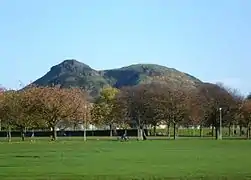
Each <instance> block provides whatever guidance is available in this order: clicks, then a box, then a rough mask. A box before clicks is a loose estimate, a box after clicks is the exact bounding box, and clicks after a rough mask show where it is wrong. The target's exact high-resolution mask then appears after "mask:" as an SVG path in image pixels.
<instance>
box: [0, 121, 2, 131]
mask: <svg viewBox="0 0 251 180" xmlns="http://www.w3.org/2000/svg"><path fill="white" fill-rule="evenodd" d="M0 131H2V121H1V119H0Z"/></svg>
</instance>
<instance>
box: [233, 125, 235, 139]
mask: <svg viewBox="0 0 251 180" xmlns="http://www.w3.org/2000/svg"><path fill="white" fill-rule="evenodd" d="M232 135H233V136H235V125H234V124H233V125H232Z"/></svg>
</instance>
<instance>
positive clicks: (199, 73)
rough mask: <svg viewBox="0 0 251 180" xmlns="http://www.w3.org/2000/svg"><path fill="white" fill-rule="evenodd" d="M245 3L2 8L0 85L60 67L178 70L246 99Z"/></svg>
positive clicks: (198, 0)
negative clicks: (67, 63) (71, 62)
mask: <svg viewBox="0 0 251 180" xmlns="http://www.w3.org/2000/svg"><path fill="white" fill-rule="evenodd" d="M250 17H251V1H250V0H220V1H219V0H91V1H90V0H71V1H70V0H53V1H52V0H36V1H35V0H0V25H1V28H0V84H1V85H2V86H4V87H7V88H14V89H16V88H20V82H22V84H28V83H29V82H31V81H34V80H36V79H37V78H39V77H41V76H43V75H44V74H45V73H46V72H48V71H49V70H50V68H51V67H52V66H54V65H56V64H59V63H60V62H62V61H63V60H65V59H77V60H79V61H81V62H83V63H85V64H88V65H89V66H91V67H92V68H94V69H98V70H100V69H112V68H118V67H121V66H126V65H131V64H136V63H152V64H160V65H164V66H168V67H171V68H176V69H178V70H180V71H183V72H186V73H189V74H191V75H193V76H195V77H197V78H199V79H201V80H202V81H206V82H212V83H215V82H222V83H224V84H225V85H227V86H230V87H232V88H237V89H239V90H240V91H241V92H242V93H245V94H247V93H248V92H251V83H250V76H249V69H250V67H251V61H250V60H251V50H250V48H251V18H250Z"/></svg>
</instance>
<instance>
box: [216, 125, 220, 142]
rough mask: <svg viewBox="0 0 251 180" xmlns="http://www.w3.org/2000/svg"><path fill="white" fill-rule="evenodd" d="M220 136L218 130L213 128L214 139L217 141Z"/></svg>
mask: <svg viewBox="0 0 251 180" xmlns="http://www.w3.org/2000/svg"><path fill="white" fill-rule="evenodd" d="M219 136H220V129H219V127H215V139H216V140H218V139H219Z"/></svg>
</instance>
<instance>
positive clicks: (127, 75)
mask: <svg viewBox="0 0 251 180" xmlns="http://www.w3.org/2000/svg"><path fill="white" fill-rule="evenodd" d="M152 81H162V82H165V83H169V84H170V86H179V87H180V86H181V87H183V88H196V87H197V85H199V84H201V83H202V82H201V81H200V80H199V79H197V78H195V77H193V76H192V75H189V74H187V73H184V72H181V71H178V70H176V69H174V68H168V67H165V66H161V65H157V64H135V65H130V66H126V67H122V68H118V69H110V70H102V71H98V70H95V69H92V68H91V67H90V66H88V65H86V64H84V63H81V62H79V61H77V60H74V59H70V60H64V61H63V62H62V63H60V64H58V65H55V66H53V67H52V68H51V69H50V71H49V72H48V73H46V74H45V75H44V76H43V77H41V78H39V79H37V80H36V81H35V82H34V84H36V85H40V86H50V85H60V86H62V87H66V88H67V87H81V88H83V89H85V90H86V91H88V92H89V93H90V95H91V96H92V97H94V96H97V95H98V94H99V92H100V90H101V89H102V88H103V87H105V86H113V87H117V88H121V87H123V86H133V85H137V84H141V83H149V82H152Z"/></svg>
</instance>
